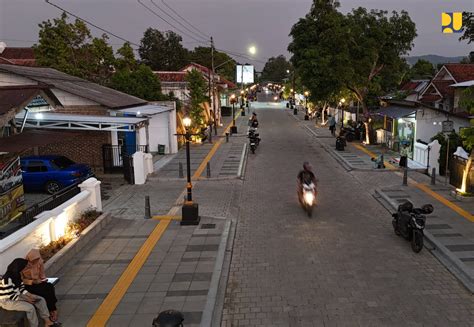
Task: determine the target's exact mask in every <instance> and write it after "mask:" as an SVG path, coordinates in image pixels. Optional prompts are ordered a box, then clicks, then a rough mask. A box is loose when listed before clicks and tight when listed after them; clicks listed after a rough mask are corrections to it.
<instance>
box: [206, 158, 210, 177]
mask: <svg viewBox="0 0 474 327" xmlns="http://www.w3.org/2000/svg"><path fill="white" fill-rule="evenodd" d="M206 172H207V178H211V164H210V163H209V161H208V162H207V164H206Z"/></svg>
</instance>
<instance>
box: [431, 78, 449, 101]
mask: <svg viewBox="0 0 474 327" xmlns="http://www.w3.org/2000/svg"><path fill="white" fill-rule="evenodd" d="M431 83H433V84H434V86H435V87H436V89H438V91H439V93H441V95H442V96H443V98H446V97H454V88H453V87H450V85H452V84H453V82H452V81H432V82H431Z"/></svg>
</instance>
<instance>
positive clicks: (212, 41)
mask: <svg viewBox="0 0 474 327" xmlns="http://www.w3.org/2000/svg"><path fill="white" fill-rule="evenodd" d="M211 68H212V115H213V119H214V133H215V135H217V119H216V99H215V96H214V88H215V86H214V75H215V71H214V70H215V68H214V39H213V38H212V36H211Z"/></svg>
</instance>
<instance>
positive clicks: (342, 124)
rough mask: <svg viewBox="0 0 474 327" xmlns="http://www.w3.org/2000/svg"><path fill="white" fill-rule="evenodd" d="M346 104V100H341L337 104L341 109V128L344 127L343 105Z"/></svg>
mask: <svg viewBox="0 0 474 327" xmlns="http://www.w3.org/2000/svg"><path fill="white" fill-rule="evenodd" d="M345 102H346V99H344V98H342V99H341V101H340V102H339V106H340V107H341V110H342V121H341V128H342V127H344V103H345Z"/></svg>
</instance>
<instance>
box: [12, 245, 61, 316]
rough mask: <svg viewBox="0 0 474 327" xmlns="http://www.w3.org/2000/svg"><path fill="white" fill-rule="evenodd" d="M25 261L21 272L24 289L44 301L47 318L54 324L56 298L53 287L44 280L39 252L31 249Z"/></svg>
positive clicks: (42, 264)
mask: <svg viewBox="0 0 474 327" xmlns="http://www.w3.org/2000/svg"><path fill="white" fill-rule="evenodd" d="M25 259H26V260H28V264H27V266H26V268H25V269H23V270H22V272H21V277H22V280H23V284H25V289H26V290H27V291H28V292H30V293H33V294H36V295H39V296H41V297H42V298H44V299H45V300H46V305H47V306H48V310H49V313H50V317H49V318H50V319H51V321H53V322H55V321H57V320H58V311H57V308H56V302H58V300H57V298H56V292H55V290H54V285H53V284H51V283H48V280H47V278H46V274H45V272H44V263H43V258H41V254H40V251H39V250H38V249H31V250H30V252H28V254H27V255H26V258H25Z"/></svg>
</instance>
